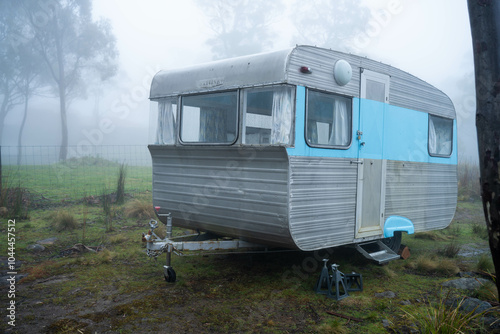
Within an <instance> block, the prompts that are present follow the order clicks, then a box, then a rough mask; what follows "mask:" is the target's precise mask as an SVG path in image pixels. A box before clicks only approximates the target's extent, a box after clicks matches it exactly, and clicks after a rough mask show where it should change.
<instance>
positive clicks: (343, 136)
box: [328, 100, 351, 146]
mask: <svg viewBox="0 0 500 334" xmlns="http://www.w3.org/2000/svg"><path fill="white" fill-rule="evenodd" d="M350 130H351V129H350V128H349V115H348V112H347V102H346V101H341V100H335V103H334V108H333V124H332V131H331V133H330V140H329V141H328V145H332V146H347V145H349V133H350Z"/></svg>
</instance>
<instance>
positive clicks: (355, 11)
mask: <svg viewBox="0 0 500 334" xmlns="http://www.w3.org/2000/svg"><path fill="white" fill-rule="evenodd" d="M373 16H374V17H373V18H372V15H371V14H370V11H369V9H368V8H367V7H366V6H364V5H363V4H362V2H360V1H351V0H309V1H301V0H295V1H294V2H293V3H292V5H291V9H290V18H291V21H292V24H293V26H294V27H295V33H294V36H293V40H295V41H297V42H299V43H304V44H310V45H315V46H318V47H324V48H332V49H334V50H339V51H352V50H350V49H352V48H353V47H356V38H357V37H359V36H365V35H366V34H365V32H366V31H367V32H368V36H367V37H370V36H369V35H373V34H374V33H373V32H371V29H374V28H377V27H380V26H381V25H384V24H385V22H383V21H384V20H385V21H387V18H384V19H382V15H381V14H378V13H374V15H373ZM386 16H387V15H386ZM379 21H380V22H379ZM370 24H373V25H374V27H371V26H370Z"/></svg>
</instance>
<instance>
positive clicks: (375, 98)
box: [355, 70, 390, 238]
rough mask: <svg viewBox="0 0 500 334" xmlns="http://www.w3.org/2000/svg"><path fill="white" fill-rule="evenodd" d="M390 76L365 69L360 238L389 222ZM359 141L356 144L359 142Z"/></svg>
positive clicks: (361, 117) (360, 144)
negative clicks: (386, 143) (386, 128)
mask: <svg viewBox="0 0 500 334" xmlns="http://www.w3.org/2000/svg"><path fill="white" fill-rule="evenodd" d="M389 79H390V77H389V76H388V75H385V74H381V73H377V72H373V71H369V70H363V71H362V73H361V87H360V89H361V91H360V97H361V99H360V108H359V113H360V114H359V126H358V131H357V134H356V135H357V139H358V140H357V144H358V184H357V201H356V203H357V204H356V235H355V237H356V238H365V237H371V236H378V235H381V234H382V233H383V224H384V221H385V217H384V209H385V176H386V160H383V155H382V153H383V125H384V114H385V112H384V111H385V108H386V107H387V105H388V102H389V83H390V80H389ZM355 142H356V141H355Z"/></svg>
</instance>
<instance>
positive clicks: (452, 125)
mask: <svg viewBox="0 0 500 334" xmlns="http://www.w3.org/2000/svg"><path fill="white" fill-rule="evenodd" d="M431 117H433V118H439V119H444V120H448V121H451V144H450V154H437V153H432V152H431V145H430V140H429V137H430V128H431ZM454 121H455V120H454V119H453V118H447V117H443V116H438V115H433V114H428V121H427V122H428V125H427V152H428V153H429V155H430V156H431V157H436V158H450V157H451V156H452V155H453V149H454V147H453V141H454V140H453V136H454V130H455V129H454V128H455V122H454Z"/></svg>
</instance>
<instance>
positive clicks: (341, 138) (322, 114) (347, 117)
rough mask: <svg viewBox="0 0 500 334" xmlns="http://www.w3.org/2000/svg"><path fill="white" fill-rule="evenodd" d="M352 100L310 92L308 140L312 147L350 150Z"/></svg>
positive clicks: (308, 98) (307, 122)
mask: <svg viewBox="0 0 500 334" xmlns="http://www.w3.org/2000/svg"><path fill="white" fill-rule="evenodd" d="M351 120H352V109H351V100H350V99H348V98H345V97H342V96H338V95H333V94H327V93H322V92H317V91H312V90H309V91H308V93H307V116H306V140H307V144H308V145H310V146H317V147H328V148H348V147H349V146H350V144H351V137H352V136H351V132H352V131H351V128H352V126H351V124H352V121H351Z"/></svg>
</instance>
